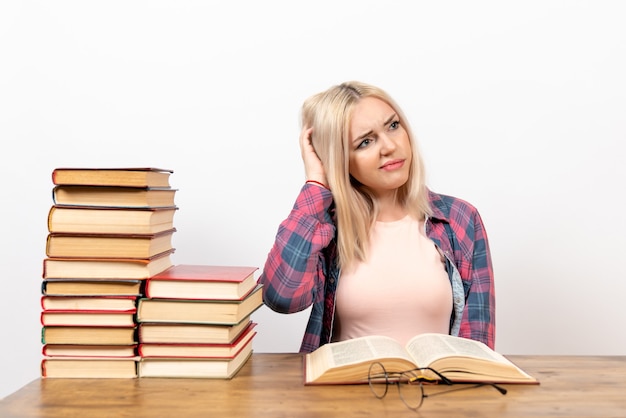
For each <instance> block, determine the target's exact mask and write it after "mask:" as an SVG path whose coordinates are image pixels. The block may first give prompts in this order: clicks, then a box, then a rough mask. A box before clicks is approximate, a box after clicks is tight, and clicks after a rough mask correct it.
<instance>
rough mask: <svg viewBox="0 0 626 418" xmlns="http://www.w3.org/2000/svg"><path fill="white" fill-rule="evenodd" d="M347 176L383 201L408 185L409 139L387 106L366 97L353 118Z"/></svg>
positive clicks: (410, 152)
mask: <svg viewBox="0 0 626 418" xmlns="http://www.w3.org/2000/svg"><path fill="white" fill-rule="evenodd" d="M348 147H349V148H348V149H349V160H350V167H349V171H350V175H351V176H352V177H354V178H355V179H356V180H358V181H359V182H360V183H361V184H363V185H365V186H367V187H368V188H369V189H371V190H372V192H373V193H374V194H375V195H376V196H378V197H382V196H384V195H386V194H389V193H391V192H393V191H395V190H396V189H397V188H399V187H400V186H402V185H403V184H404V183H406V182H407V180H408V178H409V169H410V167H411V159H412V157H413V154H412V149H411V144H410V141H409V135H408V134H407V132H406V130H405V129H404V127H403V126H402V125H400V118H399V117H398V115H397V114H396V112H395V111H394V110H393V108H392V107H391V106H389V105H388V104H387V103H386V102H384V101H382V100H380V99H377V98H374V97H366V98H363V99H361V100H360V101H359V102H358V103H357V105H356V107H355V108H354V111H353V114H352V121H351V122H350V131H349V138H348Z"/></svg>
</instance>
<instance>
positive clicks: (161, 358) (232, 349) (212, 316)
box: [137, 264, 263, 379]
mask: <svg viewBox="0 0 626 418" xmlns="http://www.w3.org/2000/svg"><path fill="white" fill-rule="evenodd" d="M256 270H257V268H256V267H241V266H215V265H191V264H179V265H175V266H172V267H171V268H169V269H167V270H165V271H164V272H162V273H159V274H156V275H154V276H152V277H150V278H148V280H146V287H145V297H143V298H141V299H139V301H138V307H137V322H138V339H139V347H138V352H139V357H140V358H139V363H138V375H139V377H174V378H221V379H230V378H232V377H233V376H235V375H236V374H237V372H238V371H239V369H240V368H241V367H242V366H243V365H244V364H245V363H246V361H247V360H248V358H249V357H250V355H251V354H252V340H253V338H254V336H255V335H256V331H255V329H254V328H255V326H256V323H255V322H253V321H252V320H251V315H252V313H253V312H254V311H255V310H256V309H258V308H259V307H260V306H261V305H262V304H263V300H262V296H261V285H259V284H257V281H256V279H255V277H254V274H255V271H256Z"/></svg>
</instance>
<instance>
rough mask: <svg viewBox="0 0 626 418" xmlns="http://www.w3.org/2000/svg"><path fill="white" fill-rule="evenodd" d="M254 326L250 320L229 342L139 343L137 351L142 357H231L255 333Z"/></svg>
mask: <svg viewBox="0 0 626 418" xmlns="http://www.w3.org/2000/svg"><path fill="white" fill-rule="evenodd" d="M255 326H256V323H255V322H251V323H250V324H249V325H248V327H247V328H246V329H245V330H244V331H243V332H242V333H241V334H240V335H239V336H238V337H237V339H236V340H235V341H233V342H232V343H231V344H160V343H141V344H139V347H138V352H139V355H140V356H141V357H144V358H145V357H168V358H170V357H171V358H233V357H234V356H235V355H236V354H237V353H239V352H240V351H241V349H242V348H243V347H244V346H246V344H248V342H250V340H252V338H253V337H254V336H255V335H256V331H254V330H253V328H254V327H255Z"/></svg>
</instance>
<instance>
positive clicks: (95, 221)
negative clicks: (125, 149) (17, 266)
mask: <svg viewBox="0 0 626 418" xmlns="http://www.w3.org/2000/svg"><path fill="white" fill-rule="evenodd" d="M171 173H172V171H171V170H163V169H157V168H104V169H102V168H99V169H96V168H57V169H55V170H54V171H53V173H52V181H53V184H54V187H53V190H52V198H53V206H52V207H51V209H50V212H49V215H48V231H49V234H48V237H47V243H46V256H47V258H45V259H44V261H43V283H42V294H43V295H42V298H41V303H42V313H41V322H42V325H43V328H42V343H43V355H44V358H43V360H42V364H41V371H42V376H43V377H76V378H89V377H137V360H138V356H137V345H138V341H137V332H136V331H137V322H136V317H135V315H136V312H137V300H138V299H139V298H140V297H141V296H142V295H143V285H144V284H145V282H146V279H148V278H149V277H151V276H154V275H156V274H158V273H160V272H162V271H164V270H167V269H168V268H169V267H171V266H172V261H171V258H170V256H171V254H172V252H173V251H174V248H173V246H172V235H173V234H174V232H175V231H176V229H175V228H174V226H173V218H174V213H175V212H176V210H177V207H176V206H175V204H174V195H175V193H176V190H175V189H172V188H171V186H170V183H169V177H170V174H171Z"/></svg>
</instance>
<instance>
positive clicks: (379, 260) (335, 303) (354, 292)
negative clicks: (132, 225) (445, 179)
mask: <svg viewBox="0 0 626 418" xmlns="http://www.w3.org/2000/svg"><path fill="white" fill-rule="evenodd" d="M300 148H301V151H302V160H303V162H304V169H305V175H306V182H305V184H304V185H303V187H302V189H301V190H300V193H299V195H298V197H297V199H296V202H295V205H294V206H293V209H292V211H291V212H290V214H289V216H288V217H287V219H285V220H284V221H283V222H282V223H281V224H280V226H279V228H278V232H277V235H276V240H275V243H274V245H273V247H272V249H271V250H270V252H269V255H268V258H267V261H266V263H265V267H264V270H263V273H262V274H261V276H260V278H259V282H260V283H263V285H264V287H263V299H264V302H265V304H266V305H267V306H268V307H270V308H271V309H273V310H275V311H277V312H281V313H293V312H298V311H302V310H304V309H306V308H308V307H311V306H312V309H311V314H310V318H309V322H308V324H307V328H306V332H305V335H304V338H303V341H302V345H301V348H300V351H301V352H310V351H313V350H315V349H316V348H318V347H319V346H321V345H323V344H325V343H328V342H331V341H341V340H345V339H350V338H355V337H359V336H364V335H387V336H390V337H393V338H395V339H397V340H398V341H400V342H401V343H405V342H406V341H407V340H408V339H409V338H411V337H413V336H415V335H417V334H421V333H425V332H437V333H446V334H451V335H457V336H461V337H466V338H471V339H475V340H478V341H482V342H484V343H486V344H487V345H488V346H490V347H491V348H494V343H495V294H494V283H493V268H492V264H491V256H490V252H489V244H488V240H487V235H486V232H485V228H484V225H483V222H482V220H481V218H480V215H479V213H478V211H477V210H476V209H475V208H474V207H473V206H472V205H471V204H469V203H467V202H465V201H463V200H461V199H458V198H455V197H451V196H445V195H441V194H437V193H434V192H432V191H430V190H429V189H428V188H427V186H426V184H425V178H424V164H423V162H422V159H421V156H420V153H419V150H418V146H417V143H416V141H415V138H414V137H413V134H412V133H411V130H410V128H409V124H408V122H407V120H406V117H405V116H404V114H403V113H402V110H401V109H400V107H399V106H398V105H397V104H396V103H395V101H394V100H393V99H392V98H391V97H390V96H389V95H388V94H387V93H386V92H385V91H383V90H381V89H380V88H377V87H375V86H371V85H367V84H364V83H360V82H346V83H342V84H340V85H337V86H333V87H331V88H330V89H328V90H326V91H324V92H321V93H319V94H316V95H314V96H312V97H310V98H309V99H307V100H306V101H305V103H304V105H303V108H302V132H301V135H300Z"/></svg>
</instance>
